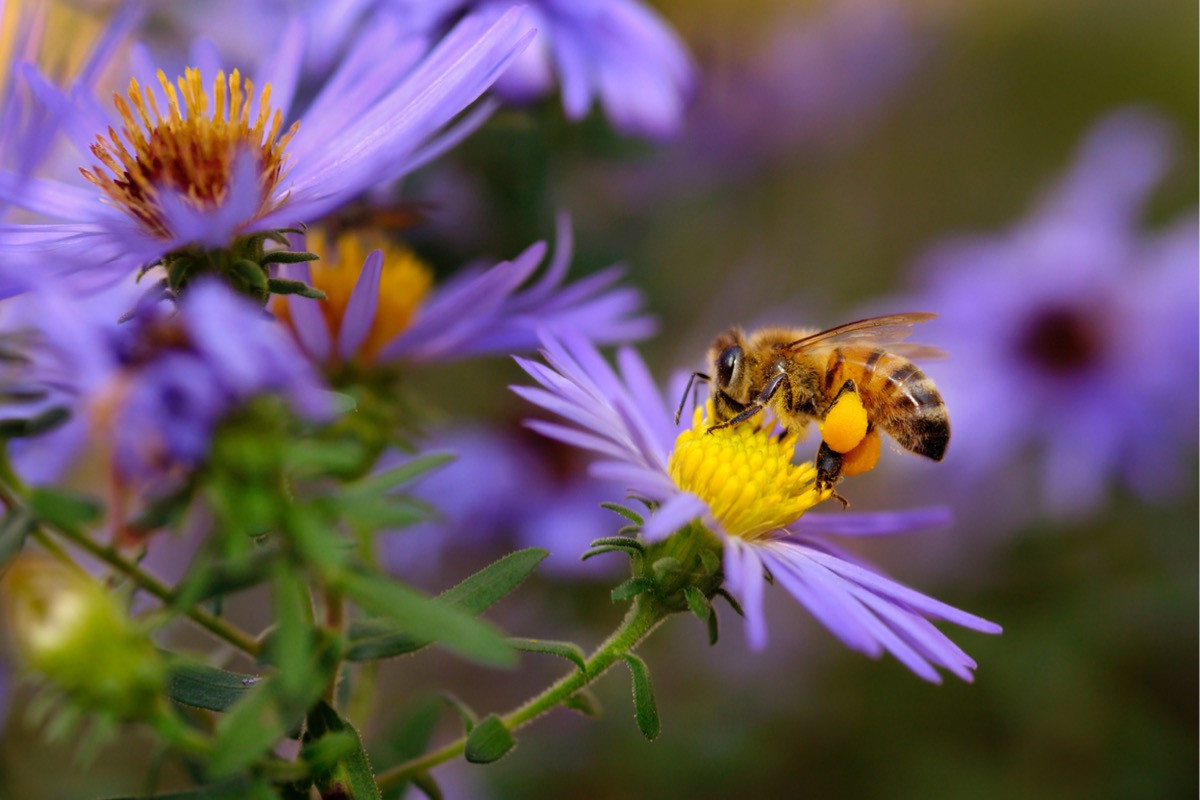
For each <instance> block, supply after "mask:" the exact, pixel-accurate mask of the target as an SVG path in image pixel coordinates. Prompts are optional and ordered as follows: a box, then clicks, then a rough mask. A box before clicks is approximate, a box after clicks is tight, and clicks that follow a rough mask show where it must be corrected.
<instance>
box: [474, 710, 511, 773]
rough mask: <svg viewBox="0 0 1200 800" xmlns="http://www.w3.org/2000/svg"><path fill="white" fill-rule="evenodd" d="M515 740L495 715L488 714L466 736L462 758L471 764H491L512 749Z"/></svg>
mask: <svg viewBox="0 0 1200 800" xmlns="http://www.w3.org/2000/svg"><path fill="white" fill-rule="evenodd" d="M516 743H517V740H516V739H515V738H514V737H513V735H512V731H510V730H509V729H508V728H506V727H504V723H503V722H501V721H500V718H499V717H497V716H496V715H495V714H489V715H488V716H486V717H484V719H483V721H482V722H480V723H479V724H478V725H476V726H475V727H474V728H473V729H472V730H471V734H470V735H469V736H467V747H466V750H464V751H463V756H464V757H465V758H466V759H467V761H469V762H471V763H472V764H491V763H492V762H493V761H497V760H499V759H501V758H503V757H504V755H505V754H506V753H508V751H509V750H512V749H513V746H514V745H516Z"/></svg>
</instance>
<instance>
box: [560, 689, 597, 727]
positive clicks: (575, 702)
mask: <svg viewBox="0 0 1200 800" xmlns="http://www.w3.org/2000/svg"><path fill="white" fill-rule="evenodd" d="M562 704H563V707H564V708H569V709H571V710H572V711H576V712H578V713H580V714H583V715H584V716H585V717H590V718H592V719H596V718H598V717H599V716H600V715H601V714H603V713H604V712H603V710H602V709H601V708H600V701H599V700H598V699H597V698H596V695H594V694H592V692H591V691H589V690H588V689H586V688H585V689H580V690H579V691H578V692H576V693H575V694H573V695H571V696H569V697H568V698H567V699H566V700H563V702H562Z"/></svg>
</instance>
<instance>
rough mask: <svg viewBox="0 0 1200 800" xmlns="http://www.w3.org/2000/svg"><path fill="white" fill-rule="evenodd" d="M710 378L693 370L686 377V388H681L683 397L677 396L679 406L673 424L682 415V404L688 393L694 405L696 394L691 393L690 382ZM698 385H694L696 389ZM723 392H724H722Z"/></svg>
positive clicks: (700, 381) (695, 382)
mask: <svg viewBox="0 0 1200 800" xmlns="http://www.w3.org/2000/svg"><path fill="white" fill-rule="evenodd" d="M710 380H712V378H710V377H708V376H707V375H705V374H704V373H703V372H693V373H692V376H691V377H690V378H688V382H687V388H685V389H684V390H683V397H681V398H679V408H677V409H675V424H676V425H678V424H679V418H680V417H681V416H683V404H684V403H686V402H687V399H688V395H689V394H690V395H692V406H693V407H695V405H696V395H695V394H693V393H692V384H699V383H708V382H709V381H710ZM699 390H700V387H699V385H697V386H696V391H699ZM722 394H724V392H722Z"/></svg>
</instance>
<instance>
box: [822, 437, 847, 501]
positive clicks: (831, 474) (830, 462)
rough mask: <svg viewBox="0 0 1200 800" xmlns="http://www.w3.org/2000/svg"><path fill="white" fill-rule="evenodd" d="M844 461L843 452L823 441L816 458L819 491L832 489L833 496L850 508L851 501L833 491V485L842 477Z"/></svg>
mask: <svg viewBox="0 0 1200 800" xmlns="http://www.w3.org/2000/svg"><path fill="white" fill-rule="evenodd" d="M843 462H844V458H843V456H842V454H841V453H839V452H837V451H836V450H833V449H831V448H830V447H829V445H827V444H825V442H821V448H820V449H819V450H818V451H817V460H816V467H817V491H822V492H823V491H825V490H826V489H828V490H830V491H831V492H832V495H831V496H832V497H833V498H834V499H835V500H837V501H838V502H839V503H841V504H842V508H848V507H849V506H850V501H849V500H847V499H846V498H844V497H842V496H841V495H840V494H838V493H837V492H834V491H833V487H834V486H836V485H837V484H838V481H840V480H841V479H842V464H843Z"/></svg>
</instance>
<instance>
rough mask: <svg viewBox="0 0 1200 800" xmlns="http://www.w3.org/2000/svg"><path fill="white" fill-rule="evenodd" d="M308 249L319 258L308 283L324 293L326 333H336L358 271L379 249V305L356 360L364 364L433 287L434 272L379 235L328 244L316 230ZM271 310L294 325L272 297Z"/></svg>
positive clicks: (348, 236) (358, 234) (361, 234)
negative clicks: (380, 253)
mask: <svg viewBox="0 0 1200 800" xmlns="http://www.w3.org/2000/svg"><path fill="white" fill-rule="evenodd" d="M306 247H307V249H308V250H309V251H310V252H312V253H315V254H317V255H318V256H320V259H319V260H318V261H314V262H311V265H310V267H311V270H312V280H311V283H312V285H313V286H315V287H316V288H318V289H320V290H321V291H322V292H324V293H325V298H326V299H325V300H324V301H322V302H321V313H322V315H323V316H324V317H325V324H326V325H327V326H328V327H329V331H330V335H333V334H335V333H336V332H337V330H338V329H339V328H340V326H341V324H342V320H343V318H345V316H346V308H347V306H349V304H350V295H351V294H353V292H354V285H355V283H356V282H357V281H358V277H359V274H360V272H361V271H362V266H363V262H364V261H365V260H366V258H367V255H368V254H369V253H370V252H371V251H372V250H382V251H383V274H382V276H381V277H380V279H379V305H378V306H377V307H376V310H375V320H374V321H373V322H372V323H371V330H370V331H369V332H368V333H367V338H366V339H365V340H363V343H362V345H361V346H360V347H359V350H358V353H357V356H358V358H359V360H361V361H363V362H367V363H369V362H371V361H374V359H375V357H376V356H377V355H378V354H379V351H380V350H381V349H382V348H383V346H384V345H386V344H387V343H388V342H390V341H391V340H392V339H394V338H395V337H396V336H397V335H399V334H400V333H402V332H403V331H404V330H405V329H406V328H408V326H409V324H410V323H411V322H412V318H413V315H415V314H416V312H417V309H418V308H420V306H421V303H422V301H423V300H424V299H425V296H426V295H427V294H428V293H429V289H430V287H431V286H432V284H433V273H431V272H430V270H429V268H428V267H426V266H425V264H423V263H422V262H421V260H420V259H419V258H417V256H416V254H415V253H413V252H412V250H410V249H408V248H407V247H405V246H403V245H401V244H397V243H395V242H393V241H391V240H389V239H388V238H387V237H386V236H384V235H383V234H382V233H380V232H378V231H353V232H346V233H342V234H340V235H338V236H337V238H336V239H334V240H332V241H330V239H329V237H328V236H326V235H325V234H324V233H323V232H322V231H320V230H310V231H309V232H308V237H307V239H306ZM271 310H272V311H273V312H274V313H275V314H276V316H278V317H279V318H280V319H281V320H283V321H284V322H285V323H287V324H289V325H292V324H294V323H293V322H292V321H291V318H290V316H289V315H288V313H287V303H286V302H284V301H283V298H280V297H276V298H275V299H274V300H273V301H272V308H271Z"/></svg>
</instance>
